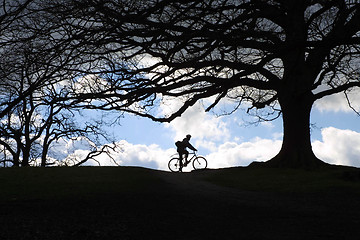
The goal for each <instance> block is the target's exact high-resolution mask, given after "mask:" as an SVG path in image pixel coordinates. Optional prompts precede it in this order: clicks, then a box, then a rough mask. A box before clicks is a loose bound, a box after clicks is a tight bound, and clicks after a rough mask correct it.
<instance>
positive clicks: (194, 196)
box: [0, 167, 360, 240]
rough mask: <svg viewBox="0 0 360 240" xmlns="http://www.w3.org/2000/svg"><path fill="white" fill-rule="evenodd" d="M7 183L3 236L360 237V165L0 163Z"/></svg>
mask: <svg viewBox="0 0 360 240" xmlns="http://www.w3.org/2000/svg"><path fill="white" fill-rule="evenodd" d="M202 181H206V182H210V183H211V184H202V185H201V184H200V185H199V183H201V182H202ZM212 184H214V185H216V186H217V187H214V188H213V187H212V186H213V185H212ZM192 186H194V187H192ZM197 186H199V187H197ZM219 186H220V187H219ZM0 189H1V190H0V239H31V240H33V239H52V240H56V239H277V240H279V239H358V237H359V233H360V230H359V226H360V198H359V196H360V174H359V171H358V169H354V168H345V167H333V168H327V169H322V170H317V171H302V170H289V169H287V170H284V169H263V168H230V169H221V170H205V171H200V172H192V173H185V174H171V173H165V172H160V171H154V170H149V169H144V168H133V167H83V168H47V169H39V168H27V169H0Z"/></svg>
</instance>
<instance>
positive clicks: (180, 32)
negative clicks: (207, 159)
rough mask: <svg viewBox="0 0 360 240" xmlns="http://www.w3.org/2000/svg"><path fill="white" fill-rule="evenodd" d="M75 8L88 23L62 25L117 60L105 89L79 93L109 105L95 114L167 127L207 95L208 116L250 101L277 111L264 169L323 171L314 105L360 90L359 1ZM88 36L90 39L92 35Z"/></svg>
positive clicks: (220, 0)
mask: <svg viewBox="0 0 360 240" xmlns="http://www.w3.org/2000/svg"><path fill="white" fill-rule="evenodd" d="M73 3H74V5H73V6H72V7H73V9H76V8H77V9H78V10H77V13H78V14H80V15H81V14H82V15H83V16H86V23H84V21H71V22H70V21H69V20H67V21H66V22H65V23H64V24H65V25H67V26H68V28H69V29H73V31H74V30H76V34H75V33H74V34H75V35H76V36H77V37H78V39H79V41H82V42H83V43H84V44H91V45H94V46H98V45H102V46H107V49H108V52H107V53H111V54H113V56H117V57H118V58H114V59H110V60H111V61H109V63H108V68H107V70H109V72H112V74H106V75H103V78H102V79H106V81H107V84H108V86H107V88H106V89H105V88H103V89H102V91H101V92H98V93H97V94H93V96H87V97H89V98H98V99H108V100H107V101H105V102H103V103H98V105H97V106H96V107H98V108H102V109H119V110H125V111H130V112H134V113H136V114H139V115H142V116H146V117H150V118H151V119H153V120H156V121H171V120H172V119H174V118H175V117H178V116H180V115H181V114H182V113H183V112H184V111H185V110H186V109H187V108H188V107H190V106H192V105H193V104H194V103H195V102H197V101H199V100H201V99H204V98H209V97H213V99H214V101H213V103H212V104H210V105H209V106H208V109H207V110H210V109H212V108H214V107H215V106H216V105H217V104H218V103H219V102H220V100H221V99H226V98H230V99H232V100H235V101H237V102H238V103H239V105H240V103H243V102H246V103H250V104H251V107H250V108H249V111H253V110H255V109H263V108H265V109H268V110H269V111H270V112H271V111H272V110H273V111H276V110H277V109H276V107H277V106H279V109H280V111H281V115H282V118H283V126H284V136H283V144H282V148H281V150H280V152H279V153H278V155H277V156H275V157H274V158H273V159H271V160H270V161H269V162H268V164H269V165H271V166H285V167H306V168H311V167H316V166H319V165H322V164H323V162H322V161H321V160H319V159H318V158H317V157H316V156H315V155H314V153H313V151H312V147H311V141H310V129H309V121H310V112H311V109H312V106H313V104H314V102H315V101H316V100H318V99H320V98H323V97H325V96H328V95H332V94H336V93H340V92H345V93H346V91H350V90H352V89H354V88H356V87H359V86H360V79H359V67H360V64H359V63H360V62H359V61H360V58H359V56H360V51H359V50H360V48H359V47H360V3H358V1H354V0H326V1H324V0H293V1H288V0H272V1H267V0H205V1H203V0H187V1H173V0H142V1H131V0H108V1H104V0H88V1H73ZM64 19H66V17H64ZM71 19H72V18H71ZM81 19H82V20H84V19H85V18H84V17H83V18H81ZM91 33H93V34H95V33H96V36H97V37H96V38H90V36H91ZM108 60H109V59H108ZM146 60H147V61H146ZM124 62H127V64H126V65H125V66H126V67H123V66H124V64H123V63H124ZM131 64H132V65H131ZM129 66H130V67H129ZM124 75H127V77H126V78H124ZM130 75H132V76H137V77H134V78H131V77H128V76H130ZM139 76H143V77H139ZM124 79H127V80H126V81H125V80H124ZM164 97H182V98H183V99H184V102H183V105H182V106H181V107H180V108H179V109H177V111H175V112H173V113H172V114H171V115H168V116H158V115H154V114H152V113H151V108H153V106H154V105H156V104H158V103H159V100H161V98H164ZM135 103H136V105H135ZM157 114H158V113H157Z"/></svg>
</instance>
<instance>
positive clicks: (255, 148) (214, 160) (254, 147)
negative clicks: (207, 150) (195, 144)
mask: <svg viewBox="0 0 360 240" xmlns="http://www.w3.org/2000/svg"><path fill="white" fill-rule="evenodd" d="M281 144H282V141H281V140H271V139H262V138H255V139H253V140H252V141H250V142H243V143H236V142H225V143H224V144H221V145H220V146H219V147H218V149H217V151H216V152H214V153H211V154H209V155H208V156H206V157H207V159H208V162H209V167H210V168H224V167H233V166H247V165H249V164H250V163H252V162H253V161H260V162H261V161H267V160H269V159H271V158H272V157H274V156H275V155H276V154H277V153H278V152H279V151H280V148H281Z"/></svg>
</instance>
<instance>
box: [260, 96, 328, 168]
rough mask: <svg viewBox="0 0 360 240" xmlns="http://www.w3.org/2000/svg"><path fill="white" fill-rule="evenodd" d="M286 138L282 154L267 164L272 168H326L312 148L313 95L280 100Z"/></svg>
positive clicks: (284, 137)
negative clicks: (311, 115) (311, 113)
mask: <svg viewBox="0 0 360 240" xmlns="http://www.w3.org/2000/svg"><path fill="white" fill-rule="evenodd" d="M279 102H280V106H281V110H282V117H283V126H284V136H283V143H282V147H281V150H280V152H279V153H278V154H277V155H276V156H275V157H274V158H272V159H271V160H270V161H268V162H267V163H266V164H267V165H268V166H270V167H290V168H305V169H313V168H318V167H320V166H324V165H325V163H324V162H323V161H321V160H320V159H318V158H317V157H316V156H315V154H314V152H313V150H312V146H311V139H310V112H311V108H312V105H313V100H312V97H311V93H310V94H307V95H301V96H300V97H291V98H285V99H281V98H280V99H279Z"/></svg>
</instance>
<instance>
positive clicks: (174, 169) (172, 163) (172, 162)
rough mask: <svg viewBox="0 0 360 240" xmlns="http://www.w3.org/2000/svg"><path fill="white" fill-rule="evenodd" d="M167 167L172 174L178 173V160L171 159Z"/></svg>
mask: <svg viewBox="0 0 360 240" xmlns="http://www.w3.org/2000/svg"><path fill="white" fill-rule="evenodd" d="M168 167H169V169H170V171H172V172H178V171H179V170H180V159H179V158H172V159H170V161H169V163H168Z"/></svg>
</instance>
